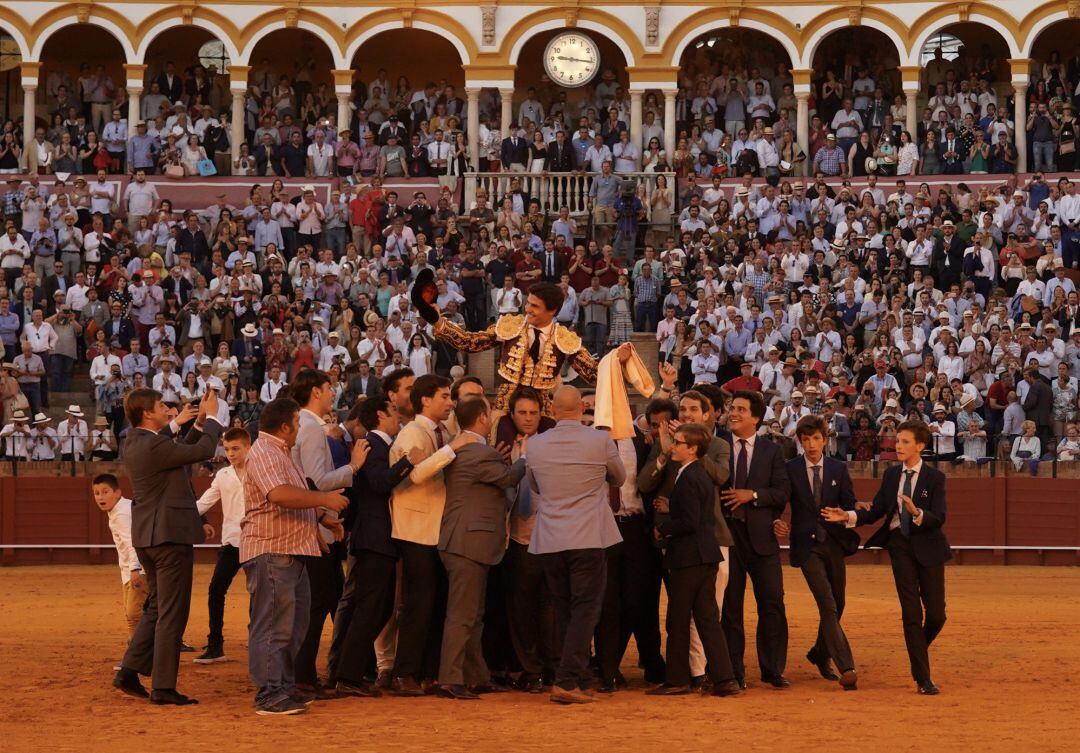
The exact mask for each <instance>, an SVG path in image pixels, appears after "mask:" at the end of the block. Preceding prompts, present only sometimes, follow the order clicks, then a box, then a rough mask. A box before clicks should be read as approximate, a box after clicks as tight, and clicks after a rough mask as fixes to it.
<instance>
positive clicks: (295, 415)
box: [240, 398, 348, 716]
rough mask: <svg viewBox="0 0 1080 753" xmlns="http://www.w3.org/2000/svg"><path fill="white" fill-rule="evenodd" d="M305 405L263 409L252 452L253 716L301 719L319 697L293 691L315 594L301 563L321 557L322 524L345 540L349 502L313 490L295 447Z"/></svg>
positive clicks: (246, 554)
mask: <svg viewBox="0 0 1080 753" xmlns="http://www.w3.org/2000/svg"><path fill="white" fill-rule="evenodd" d="M299 414H300V406H299V405H298V404H297V403H296V401H294V400H291V399H289V398H278V399H276V400H273V401H272V402H270V403H268V404H267V405H266V407H265V408H263V411H262V414H261V415H260V417H259V427H260V431H259V438H258V439H257V440H256V441H255V443H254V444H253V445H252V446H251V451H250V452H249V453H248V458H247V464H246V472H245V475H244V519H243V521H242V522H241V523H240V562H241V564H242V565H243V567H244V574H245V575H246V577H247V583H248V591H249V592H250V593H251V610H250V614H251V622H250V626H249V629H248V630H249V635H248V669H249V671H250V672H251V678H252V680H253V681H254V683H255V686H256V687H257V688H258V690H257V692H256V695H255V713H256V714H259V715H261V716H277V715H289V714H300V713H302V712H303V711H304V710H305V709H306V704H308V703H310V702H311V701H312V700H313V699H314V696H312V695H310V694H307V693H303V692H300V691H299V690H298V689H297V688H296V684H295V674H294V671H293V661H294V659H295V657H296V654H297V652H298V651H299V649H300V644H301V642H302V641H303V639H304V635H305V633H306V632H307V623H308V612H309V609H310V600H311V593H310V589H309V586H308V579H307V574H306V573H305V572H304V557H318V556H319V555H320V542H321V539H320V537H319V531H318V526H319V524H320V523H321V524H322V525H324V526H326V527H327V528H328V529H329V530H330V531H332V532H333V534H334V537H335V538H336V539H341V538H342V536H343V534H344V531H343V530H342V527H341V522H340V520H338V519H337V518H336V517H334V516H330V517H329V518H325V519H324V518H323V517H321V516H325V513H320V511H319V510H318V509H317V508H325V509H326V510H329V511H332V512H334V513H339V512H341V511H342V510H344V509H345V506H346V505H347V504H348V500H347V499H346V498H345V496H344V495H342V494H341V493H340V490H338V491H328V492H319V491H309V490H308V488H307V482H306V480H305V478H304V474H303V472H302V471H301V470H300V468H299V467H298V466H297V465H296V463H295V462H294V461H293V458H292V454H291V448H292V445H293V444H294V443H295V442H296V435H297V433H298V432H299Z"/></svg>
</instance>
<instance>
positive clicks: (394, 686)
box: [390, 677, 424, 697]
mask: <svg viewBox="0 0 1080 753" xmlns="http://www.w3.org/2000/svg"><path fill="white" fill-rule="evenodd" d="M390 692H392V693H393V694H394V695H403V696H410V697H415V696H422V695H424V689H423V688H422V687H420V684H419V683H418V682H417V681H416V680H414V679H413V678H411V677H395V678H394V680H393V682H391V684H390Z"/></svg>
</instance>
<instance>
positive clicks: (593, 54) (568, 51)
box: [544, 31, 600, 87]
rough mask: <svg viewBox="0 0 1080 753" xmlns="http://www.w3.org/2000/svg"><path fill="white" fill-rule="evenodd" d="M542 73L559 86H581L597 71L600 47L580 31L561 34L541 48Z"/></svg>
mask: <svg viewBox="0 0 1080 753" xmlns="http://www.w3.org/2000/svg"><path fill="white" fill-rule="evenodd" d="M544 71H545V72H546V73H547V75H548V78H550V79H551V80H552V81H554V82H555V83H556V84H559V85H560V86H566V87H575V86H584V85H585V84H587V83H589V82H590V81H592V79H593V78H594V77H595V76H596V74H597V73H598V72H599V71H600V48H599V47H597V46H596V42H594V41H593V40H592V39H590V38H589V37H587V36H585V35H584V34H581V33H580V32H576V31H568V32H563V33H562V34H559V35H558V36H556V37H555V38H554V39H552V40H551V41H550V42H548V45H547V47H546V48H545V49H544Z"/></svg>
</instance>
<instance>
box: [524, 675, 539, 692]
mask: <svg viewBox="0 0 1080 753" xmlns="http://www.w3.org/2000/svg"><path fill="white" fill-rule="evenodd" d="M517 689H518V690H521V691H524V692H526V693H543V692H544V680H543V678H542V677H540V675H522V676H521V677H519V678H518V681H517Z"/></svg>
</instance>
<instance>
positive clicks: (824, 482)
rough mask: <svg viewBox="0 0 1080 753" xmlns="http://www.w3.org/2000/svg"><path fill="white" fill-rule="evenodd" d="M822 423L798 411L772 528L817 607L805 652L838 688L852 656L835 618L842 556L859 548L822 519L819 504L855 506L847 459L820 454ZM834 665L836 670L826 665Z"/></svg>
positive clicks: (850, 683) (843, 530)
mask: <svg viewBox="0 0 1080 753" xmlns="http://www.w3.org/2000/svg"><path fill="white" fill-rule="evenodd" d="M828 431H829V430H828V425H827V424H826V423H825V419H824V418H823V417H821V416H813V415H811V416H803V417H802V418H801V419H799V423H798V424H797V425H796V427H795V436H796V438H797V439H798V440H799V444H801V445H802V448H803V455H802V456H800V457H797V458H793V459H792V460H789V461H788V463H787V471H788V477H789V478H790V480H791V524H790V525H788V524H786V523H784V522H783V521H777V522H776V530H777V533H778V534H780V535H781V536H783V535H787V536H789V538H790V541H791V549H790V552H789V559H790V562H791V566H792V567H797V568H799V569H801V570H802V573H803V577H804V578H806V585H808V586H809V587H810V593H812V594H813V595H814V601H815V602H817V607H818V619H819V622H818V633H817V642H816V643H814V646H813V648H811V649H810V650H809V651H808V652H807V654H806V658H807V659H809V660H810V663H811V664H813V665H814V666H816V667H817V668H818V672H820V673H821V676H822V677H824V678H825V679H826V680H840V685H841V686H842V687H843V688H844V690H855V687H856V675H855V660H854V659H853V658H852V656H851V646H850V645H848V639H847V636H846V635H845V634H844V629H843V628H842V627H840V618H841V616H842V615H843V614H844V592H845V588H846V584H847V573H846V569H845V566H844V558H845V557H847V556H850V555H852V554H854V553H855V552H856V551H858V549H859V536H858V534H856V533H855V531H854V530H852V529H850V528H847V527H846V526H845V525H844V524H843V523H828V522H826V521H825V520H824V517H823V514H822V510H824V509H825V508H832V509H841V510H844V511H845V512H851V511H854V510H855V491H854V487H853V485H852V483H851V476H850V474H848V469H847V464H846V463H843V462H841V461H839V460H834V459H833V458H827V457H825V445H826V442H827V441H828V440H827V436H828ZM830 659H831V660H832V663H833V664H835V665H836V668H837V669H838V670H839V671H840V676H839V677H837V675H836V674H835V673H834V672H833V671H832V668H831V667H830V666H829V661H830Z"/></svg>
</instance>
